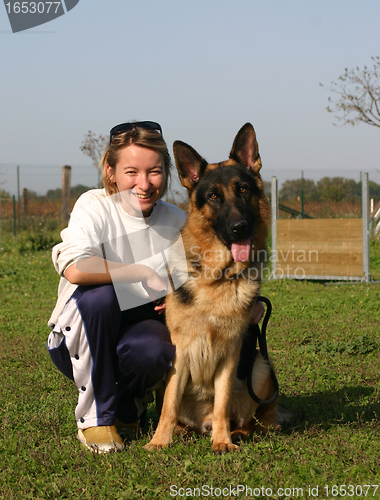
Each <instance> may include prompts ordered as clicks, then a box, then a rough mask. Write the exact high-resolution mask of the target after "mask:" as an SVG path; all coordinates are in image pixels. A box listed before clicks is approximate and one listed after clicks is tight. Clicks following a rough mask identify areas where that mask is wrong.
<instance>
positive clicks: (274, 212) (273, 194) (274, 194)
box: [271, 176, 278, 278]
mask: <svg viewBox="0 0 380 500" xmlns="http://www.w3.org/2000/svg"><path fill="white" fill-rule="evenodd" d="M271 205H272V252H271V254H272V255H271V261H272V274H271V277H272V278H275V277H276V270H277V217H278V184H277V177H275V176H273V177H272V191H271Z"/></svg>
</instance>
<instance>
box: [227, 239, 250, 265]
mask: <svg viewBox="0 0 380 500" xmlns="http://www.w3.org/2000/svg"><path fill="white" fill-rule="evenodd" d="M250 250H251V239H250V238H246V239H245V240H241V241H236V242H235V243H232V245H231V253H232V258H233V259H234V261H236V262H245V261H246V260H248V259H249V252H250Z"/></svg>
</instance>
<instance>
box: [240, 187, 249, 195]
mask: <svg viewBox="0 0 380 500" xmlns="http://www.w3.org/2000/svg"><path fill="white" fill-rule="evenodd" d="M247 191H248V189H247V188H246V187H245V186H240V192H241V193H242V194H245V193H246V192H247Z"/></svg>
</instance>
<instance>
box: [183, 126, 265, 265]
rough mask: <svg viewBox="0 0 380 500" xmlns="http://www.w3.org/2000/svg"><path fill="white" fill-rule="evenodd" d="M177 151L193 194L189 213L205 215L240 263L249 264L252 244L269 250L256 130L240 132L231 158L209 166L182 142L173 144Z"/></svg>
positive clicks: (189, 189)
mask: <svg viewBox="0 0 380 500" xmlns="http://www.w3.org/2000/svg"><path fill="white" fill-rule="evenodd" d="M173 150H174V156H175V160H176V165H177V169H178V173H179V177H180V180H181V183H182V185H183V186H184V187H186V188H187V190H188V193H189V199H190V202H189V203H190V204H189V214H191V213H193V214H194V212H198V213H200V214H201V216H202V217H203V219H204V221H205V223H206V224H208V225H209V227H210V229H211V230H212V231H213V232H214V234H215V235H216V236H217V237H218V238H219V240H220V242H221V243H222V244H223V245H225V246H226V247H227V248H228V249H229V250H231V254H232V258H233V259H234V260H235V261H246V260H250V258H249V256H250V253H251V252H250V249H251V246H252V241H254V244H255V246H256V248H255V249H257V250H261V249H262V248H264V247H265V239H266V235H267V228H268V224H269V203H268V200H267V198H266V197H265V195H264V188H263V182H262V180H261V177H260V173H259V172H260V168H261V159H260V155H259V148H258V144H257V140H256V134H255V131H254V129H253V127H252V125H251V124H250V123H246V124H245V125H244V126H243V127H242V128H241V129H240V131H239V132H238V134H237V136H236V137H235V140H234V143H233V146H232V150H231V153H230V158H229V159H228V160H226V161H224V162H221V163H213V164H209V163H207V161H206V160H205V159H203V158H202V157H201V156H200V155H199V154H198V153H197V152H196V151H195V150H194V149H193V148H192V147H191V146H189V145H188V144H185V143H184V142H181V141H176V142H175V143H174V145H173Z"/></svg>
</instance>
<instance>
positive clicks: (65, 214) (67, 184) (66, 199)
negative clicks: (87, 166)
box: [61, 165, 71, 222]
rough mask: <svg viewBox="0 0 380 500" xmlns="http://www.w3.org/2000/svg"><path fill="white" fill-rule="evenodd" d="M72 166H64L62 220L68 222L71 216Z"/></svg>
mask: <svg viewBox="0 0 380 500" xmlns="http://www.w3.org/2000/svg"><path fill="white" fill-rule="evenodd" d="M70 190H71V167H70V166H69V165H64V166H63V167H62V208H61V221H62V222H67V221H68V220H69V217H70Z"/></svg>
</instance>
